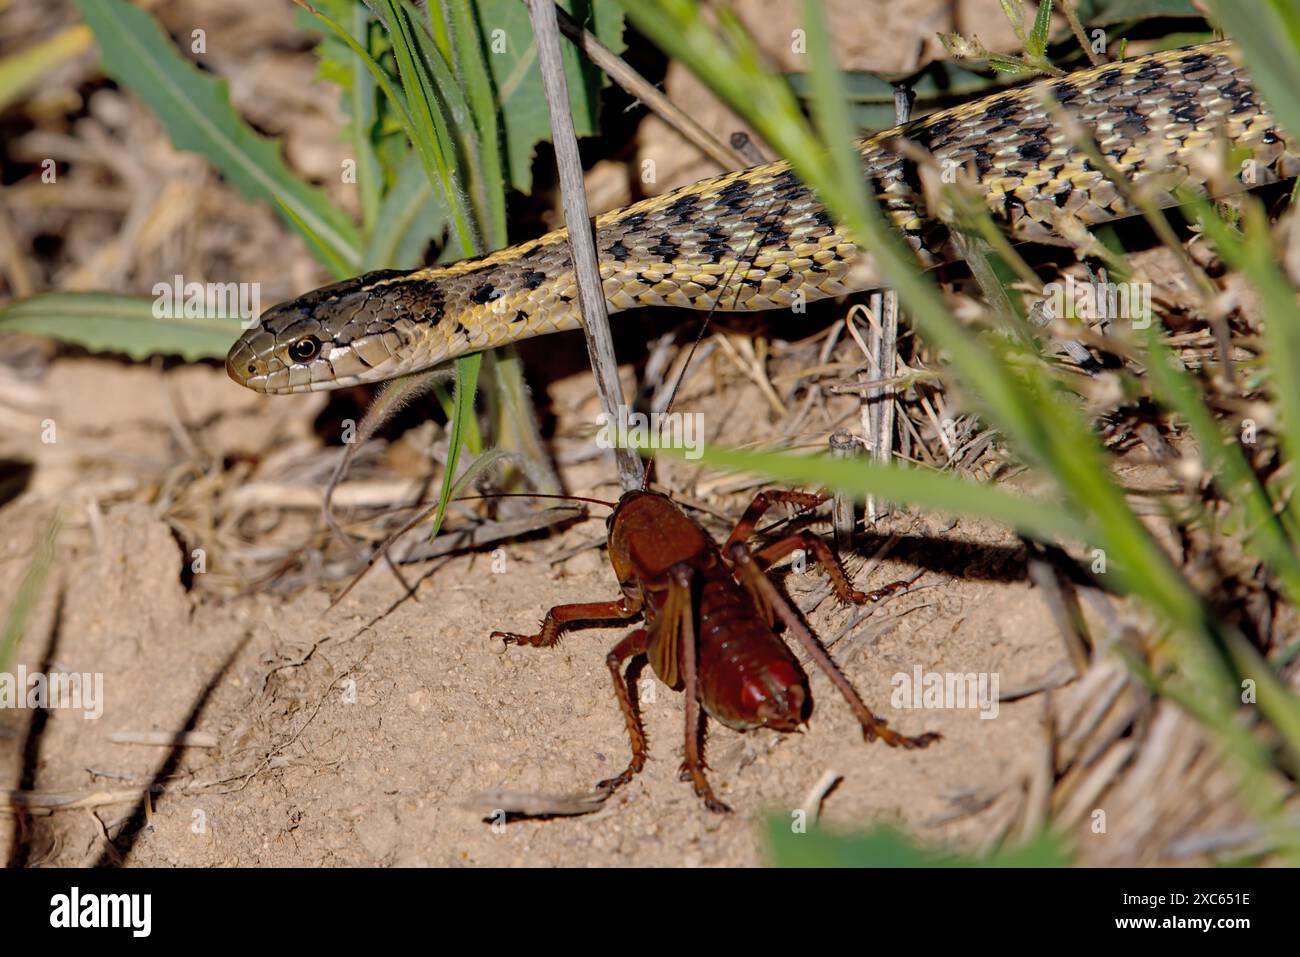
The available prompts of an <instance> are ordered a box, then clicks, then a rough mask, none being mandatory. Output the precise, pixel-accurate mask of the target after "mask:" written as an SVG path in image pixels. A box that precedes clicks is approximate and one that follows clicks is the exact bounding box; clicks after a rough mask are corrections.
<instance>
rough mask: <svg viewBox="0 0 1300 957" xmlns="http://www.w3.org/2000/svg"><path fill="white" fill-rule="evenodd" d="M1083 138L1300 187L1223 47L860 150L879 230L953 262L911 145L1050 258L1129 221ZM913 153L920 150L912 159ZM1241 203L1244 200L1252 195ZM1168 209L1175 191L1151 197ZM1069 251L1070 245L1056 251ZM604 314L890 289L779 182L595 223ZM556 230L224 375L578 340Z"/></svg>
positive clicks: (1188, 174)
mask: <svg viewBox="0 0 1300 957" xmlns="http://www.w3.org/2000/svg"><path fill="white" fill-rule="evenodd" d="M1063 114H1068V115H1069V116H1071V117H1073V118H1074V120H1075V121H1077V123H1078V125H1079V127H1080V128H1081V129H1082V130H1083V131H1084V132H1085V133H1087V134H1088V135H1090V136H1091V137H1092V138H1093V141H1094V142H1095V143H1096V145H1097V147H1098V148H1099V149H1100V150H1101V152H1102V154H1103V155H1104V156H1105V157H1106V159H1107V160H1108V161H1109V162H1110V164H1111V165H1112V166H1113V167H1115V168H1116V169H1118V170H1119V171H1120V172H1121V173H1122V174H1123V175H1125V176H1126V177H1128V178H1129V179H1130V180H1132V181H1134V182H1135V183H1140V182H1141V181H1142V180H1143V179H1144V178H1148V177H1152V176H1159V177H1161V179H1160V181H1159V182H1160V185H1161V187H1162V188H1164V187H1166V186H1168V185H1169V183H1170V182H1172V181H1175V180H1180V181H1181V182H1182V183H1184V184H1187V185H1191V186H1195V187H1200V188H1203V187H1204V185H1205V182H1206V179H1207V175H1208V173H1207V170H1206V166H1207V164H1206V163H1204V162H1201V161H1200V160H1203V159H1206V158H1209V156H1208V155H1202V156H1200V157H1198V153H1200V154H1210V153H1212V152H1213V151H1214V150H1215V149H1216V144H1217V142H1218V141H1219V140H1221V139H1222V140H1226V141H1228V142H1229V143H1231V144H1232V145H1233V146H1234V147H1239V148H1244V149H1246V150H1247V151H1248V152H1249V155H1250V156H1251V157H1252V159H1253V163H1252V164H1251V167H1250V175H1249V176H1248V177H1246V179H1247V181H1248V183H1249V185H1251V186H1254V185H1262V184H1264V183H1269V182H1274V181H1277V180H1279V179H1286V178H1290V177H1293V176H1295V175H1296V174H1297V172H1300V154H1297V152H1296V150H1295V146H1294V144H1292V143H1289V142H1287V141H1286V140H1285V138H1284V135H1283V134H1282V132H1281V131H1280V130H1279V129H1278V128H1277V127H1276V126H1275V125H1274V121H1273V119H1272V118H1271V116H1270V115H1269V114H1268V113H1267V112H1266V111H1265V110H1264V107H1263V105H1262V103H1261V102H1260V99H1259V95H1258V94H1257V93H1256V91H1255V90H1254V88H1253V87H1252V86H1251V83H1250V81H1249V79H1248V77H1247V75H1246V72H1245V70H1244V69H1243V67H1242V66H1240V65H1239V64H1238V63H1237V62H1236V61H1235V59H1234V58H1233V53H1232V51H1231V49H1230V47H1229V44H1228V43H1227V42H1226V41H1220V42H1215V43H1208V44H1203V45H1200V46H1195V47H1188V48H1185V49H1182V50H1170V51H1163V52H1158V53H1152V54H1149V55H1147V56H1142V57H1136V58H1133V59H1129V60H1125V61H1121V62H1116V63H1107V64H1104V65H1101V66H1096V67H1092V68H1089V69H1086V70H1081V71H1078V72H1075V73H1072V74H1069V75H1067V76H1065V77H1062V78H1047V79H1043V80H1039V81H1037V82H1034V83H1031V84H1028V85H1026V86H1022V87H1019V88H1016V89H1012V90H1009V91H1005V92H999V93H995V94H992V95H990V96H986V97H984V98H982V99H978V100H974V101H971V102H969V103H965V104H963V105H960V106H957V107H954V108H952V109H946V110H940V111H937V112H934V113H931V114H929V115H927V116H924V117H922V118H920V119H918V120H915V121H913V122H911V123H908V124H905V125H903V126H901V127H896V128H894V129H890V130H886V131H884V132H882V133H878V134H876V135H874V136H871V137H868V138H867V139H864V140H862V141H860V142H859V144H858V148H859V151H860V153H861V156H862V163H863V169H864V174H865V175H866V176H867V177H868V179H869V181H870V183H871V188H872V189H873V191H874V193H875V195H876V196H877V198H878V200H879V202H880V205H881V209H882V211H883V212H884V213H885V215H886V217H887V218H888V220H889V221H890V222H892V224H893V225H894V226H895V227H896V228H898V229H899V230H900V231H901V232H902V234H903V236H904V237H905V238H906V239H907V241H908V242H909V244H910V245H911V247H912V248H913V250H914V251H915V253H916V257H917V260H918V263H919V264H920V265H922V266H924V267H929V266H934V265H939V264H941V263H943V262H947V261H950V260H952V259H955V258H956V253H955V252H954V250H953V249H952V244H951V242H950V239H949V236H948V231H947V227H946V226H944V224H943V223H942V221H941V220H940V219H939V218H938V217H936V216H934V215H932V214H931V213H930V212H929V211H927V209H926V206H925V203H924V200H923V199H922V189H921V183H920V178H919V175H918V172H917V168H916V165H915V163H914V162H912V161H911V160H909V159H907V158H906V157H905V156H904V155H903V153H902V152H900V150H899V149H898V145H897V144H898V142H899V141H900V140H902V139H906V140H908V141H910V142H911V143H913V144H915V146H916V147H918V148H920V149H922V150H926V151H928V152H929V153H930V154H931V155H932V156H933V157H934V159H935V160H936V161H937V162H938V163H939V164H940V166H947V167H948V168H955V167H961V168H962V169H963V170H964V171H965V172H966V174H967V175H968V176H970V177H972V178H973V179H974V180H975V181H976V182H977V183H978V185H979V187H980V189H981V190H982V191H983V194H984V197H985V199H986V203H987V206H988V208H989V210H990V212H991V213H992V215H993V216H994V217H995V218H996V219H997V220H998V221H999V222H1000V223H1001V225H1002V226H1003V227H1004V228H1005V229H1006V230H1007V232H1008V233H1009V234H1010V235H1011V236H1012V237H1013V238H1015V239H1017V240H1046V239H1049V238H1051V237H1053V236H1058V235H1059V233H1058V231H1057V230H1055V229H1054V225H1059V223H1060V217H1063V216H1067V217H1073V218H1074V219H1076V220H1077V221H1079V222H1082V223H1084V224H1087V225H1093V224H1099V223H1104V222H1107V221H1109V220H1113V219H1119V218H1122V217H1125V216H1129V215H1133V214H1134V213H1135V212H1136V211H1135V210H1133V209H1131V208H1130V206H1129V204H1128V203H1127V202H1126V201H1125V198H1124V196H1123V195H1121V192H1120V191H1119V190H1118V189H1117V188H1116V186H1115V185H1114V183H1112V182H1111V181H1109V180H1108V179H1107V178H1106V177H1105V175H1103V173H1102V172H1101V171H1100V170H1098V169H1097V168H1096V167H1095V166H1094V165H1093V163H1092V162H1091V161H1090V160H1089V158H1088V156H1087V155H1085V151H1084V150H1083V149H1082V148H1081V147H1080V145H1079V140H1078V138H1077V136H1071V134H1070V131H1069V130H1068V129H1067V123H1066V122H1063ZM913 152H914V151H913ZM1245 186H1246V184H1245V183H1243V184H1242V188H1245ZM1158 201H1159V202H1160V203H1161V204H1162V205H1173V203H1174V198H1173V196H1172V195H1170V194H1169V193H1168V192H1165V193H1163V194H1162V195H1161V196H1160V197H1158ZM773 210H775V211H776V213H775V214H771V211H773ZM1058 241H1059V239H1058ZM596 248H597V252H598V255H599V258H600V274H601V279H602V282H603V285H604V291H605V297H606V299H607V300H608V301H609V308H610V311H611V312H618V311H621V310H624V309H629V308H632V307H634V306H681V307H686V308H691V309H709V308H712V307H714V306H715V305H716V307H717V308H719V309H723V310H735V311H749V310H758V309H774V308H782V307H789V306H790V305H791V304H792V303H794V302H796V301H797V298H798V297H802V299H803V300H804V301H811V300H815V299H823V298H826V297H829V296H841V295H846V294H849V293H854V292H860V291H863V290H866V289H872V288H876V287H879V286H880V285H881V284H882V282H881V277H880V276H879V275H877V273H876V272H875V270H874V268H873V264H872V261H871V256H870V254H869V251H865V250H861V249H858V248H857V247H855V246H854V244H853V243H852V242H850V241H849V239H848V238H847V237H846V236H845V235H844V233H843V232H842V231H841V230H840V229H838V228H837V227H836V225H835V223H834V221H833V220H832V219H831V218H830V217H829V215H828V214H827V212H826V210H825V209H824V208H823V207H822V206H821V204H820V203H819V202H818V201H817V199H816V198H815V197H814V196H813V195H812V193H811V192H810V191H809V190H808V189H807V188H806V187H805V186H803V185H802V184H801V183H800V182H799V181H798V180H797V179H796V178H795V176H794V174H793V173H792V172H791V170H790V167H789V165H788V164H787V163H784V162H778V163H769V164H766V165H762V166H755V167H752V168H750V169H744V170H738V171H735V172H730V173H724V174H722V175H720V176H715V177H712V178H710V179H706V180H702V181H700V182H698V183H694V184H691V185H689V186H684V187H682V188H680V189H676V190H673V191H671V192H668V193H665V194H663V195H661V196H655V197H653V198H651V199H646V200H643V201H641V202H638V203H635V204H633V205H631V206H628V207H626V208H623V209H618V210H614V211H612V212H608V213H605V214H604V215H602V216H599V217H597V218H596ZM580 321H581V319H580V314H579V311H578V303H577V289H576V286H575V281H574V271H573V266H572V262H571V260H570V254H569V244H568V238H567V233H566V232H565V230H563V229H561V230H557V231H555V232H552V233H548V234H547V235H545V236H542V237H541V238H539V239H533V240H529V241H527V242H523V243H520V244H518V245H515V246H511V247H509V248H507V249H501V250H498V251H496V252H493V253H491V254H489V255H487V256H483V257H480V258H477V259H470V260H464V261H462V262H457V263H453V264H451V265H445V266H431V267H427V268H422V269H416V270H413V271H410V270H408V271H396V270H383V271H379V272H370V273H366V274H365V275H362V276H358V277H356V278H354V279H348V280H345V281H343V282H339V283H335V284H333V285H330V286H325V287H324V288H321V289H317V290H315V291H313V292H309V293H307V294H306V295H304V296H301V297H299V298H297V299H294V300H291V301H289V302H286V303H282V304H280V305H278V306H275V307H273V308H271V309H269V310H267V311H266V312H265V313H264V314H263V315H262V317H261V320H260V323H259V324H258V325H257V326H254V327H253V328H250V329H249V330H247V331H246V332H245V333H244V334H243V335H242V336H241V337H240V338H239V340H238V341H237V342H236V343H235V345H234V346H233V347H232V348H231V350H230V354H229V356H228V358H227V360H226V369H227V371H228V372H229V374H230V376H231V378H233V379H234V380H235V381H236V382H238V383H240V384H241V385H244V386H247V387H248V388H250V389H254V390H256V391H259V392H270V393H289V392H307V391H315V390H321V389H335V388H341V387H344V386H350V385H355V384H358V383H363V382H378V381H382V380H385V379H391V378H394V377H396V376H399V375H405V374H407V373H411V372H416V371H420V370H422V369H427V368H429V367H432V366H434V365H437V364H439V363H441V362H444V361H445V360H447V359H451V358H454V357H456V356H460V355H464V354H466V353H470V352H477V351H479V350H482V349H487V348H491V347H494V346H500V345H504V344H505V343H509V342H515V341H518V340H521V339H526V338H530V337H532V336H538V335H544V334H546V333H550V332H560V331H563V330H566V329H574V328H577V327H578V325H579V324H580Z"/></svg>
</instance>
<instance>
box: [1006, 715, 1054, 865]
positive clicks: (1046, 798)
mask: <svg viewBox="0 0 1300 957" xmlns="http://www.w3.org/2000/svg"><path fill="white" fill-rule="evenodd" d="M1038 732H1039V739H1038V747H1037V748H1036V750H1035V751H1034V754H1033V764H1032V765H1031V767H1030V769H1029V774H1028V780H1027V784H1028V787H1027V789H1026V791H1025V804H1024V815H1023V816H1022V817H1021V818H1020V821H1019V824H1018V826H1017V827H1016V829H1015V830H1016V836H1015V843H1016V844H1024V843H1025V842H1026V841H1029V840H1031V839H1032V838H1033V837H1034V836H1035V835H1037V834H1038V833H1039V832H1041V831H1042V830H1043V828H1044V827H1046V826H1047V822H1048V821H1049V820H1050V817H1051V811H1052V787H1053V785H1054V783H1055V781H1056V733H1055V722H1054V720H1053V717H1052V696H1051V695H1050V694H1045V695H1043V707H1042V711H1041V712H1040V714H1039V718H1038Z"/></svg>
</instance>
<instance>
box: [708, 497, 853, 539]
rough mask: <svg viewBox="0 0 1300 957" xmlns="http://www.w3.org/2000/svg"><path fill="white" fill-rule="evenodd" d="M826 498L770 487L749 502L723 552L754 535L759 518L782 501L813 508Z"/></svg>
mask: <svg viewBox="0 0 1300 957" xmlns="http://www.w3.org/2000/svg"><path fill="white" fill-rule="evenodd" d="M826 498H827V497H826V496H825V495H822V494H819V493H812V492H792V491H789V490H788V489H768V490H767V491H763V492H759V493H758V494H757V495H755V496H754V500H753V501H752V502H750V503H749V508H747V509H745V514H744V515H742V516H740V521H738V522H737V523H736V527H735V528H733V529H732V530H731V535H730V536H729V537H728V538H727V541H726V543H725V544H724V545H723V546H722V553H723V554H724V555H725V554H728V553H730V551H731V546H732V545H735V544H737V543H739V542H744V541H745V540H746V539H748V538H749V537H750V536H751V535H753V534H754V530H755V529H756V528H757V527H758V520H759V519H760V518H762V517H763V515H764V514H765V513H766V512H767V510H768V509H769V508H771V507H772V506H773V505H776V504H777V503H781V504H784V505H793V506H795V507H796V508H799V509H811V508H816V507H817V506H818V505H820V504H821V503H822V502H824V501H826Z"/></svg>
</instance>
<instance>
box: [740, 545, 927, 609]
mask: <svg viewBox="0 0 1300 957" xmlns="http://www.w3.org/2000/svg"><path fill="white" fill-rule="evenodd" d="M800 550H802V551H804V552H805V553H810V554H811V555H812V556H813V557H814V558H815V559H817V561H818V562H820V563H821V566H822V567H823V568H824V569H826V574H827V575H829V576H830V580H831V587H832V588H833V589H834V590H835V595H836V597H837V598H839V599H840V601H843V602H847V603H849V604H852V605H870V604H873V603H874V602H878V601H880V600H881V599H882V598H887V597H888V596H890V595H892V594H894V593H895V592H897V591H901V590H902V589H903V588H906V587H907V586H908V585H910V584H912V583H913V582H914V581H916V579H917V578H920V577H921V575H922V574H924V573H923V572H918V573H917V574H916V575H915V576H913V577H912V578H910V579H901V580H899V581H896V582H890V583H889V584H888V585H882V586H881V587H880V588H875V589H873V590H871V591H861V590H860V589H857V588H854V587H853V582H852V581H851V580H850V579H849V573H848V571H847V570H846V569H845V568H844V565H843V563H842V562H841V561H840V559H839V556H838V555H836V554H835V551H834V549H832V548H831V547H830V546H829V545H827V544H826V540H825V539H823V538H822V537H821V536H820V535H817V534H816V533H815V532H810V531H808V530H807V529H805V530H803V531H800V532H795V533H794V534H792V535H787V536H786V537H785V538H782V539H778V540H777V541H775V542H772V543H771V544H770V545H767V546H764V547H763V548H762V549H760V550H759V551H757V552H755V553H753V558H754V561H755V562H756V563H757V564H758V567H759V568H760V569H766V568H767V567H768V566H769V565H774V564H776V563H777V562H779V561H780V560H781V559H783V558H785V557H786V556H787V555H789V554H790V553H791V552H796V551H800Z"/></svg>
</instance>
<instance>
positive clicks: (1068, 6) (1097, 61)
mask: <svg viewBox="0 0 1300 957" xmlns="http://www.w3.org/2000/svg"><path fill="white" fill-rule="evenodd" d="M1061 12H1062V13H1064V14H1065V19H1066V20H1068V21H1069V23H1070V32H1072V33H1073V34H1074V38H1075V39H1076V40H1078V41H1079V46H1081V47H1083V52H1084V54H1085V55H1086V56H1087V57H1088V60H1089V61H1090V62H1091V63H1092V65H1093V66H1101V65H1102V64H1103V63H1105V62H1106V60H1105V58H1104V57H1101V56H1099V55H1098V54H1097V53H1096V52H1095V51H1094V50H1093V48H1092V44H1091V43H1089V42H1088V36H1087V34H1085V33H1084V32H1083V24H1082V23H1080V22H1079V14H1078V13H1076V12H1075V10H1074V4H1073V3H1072V2H1071V0H1061Z"/></svg>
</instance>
